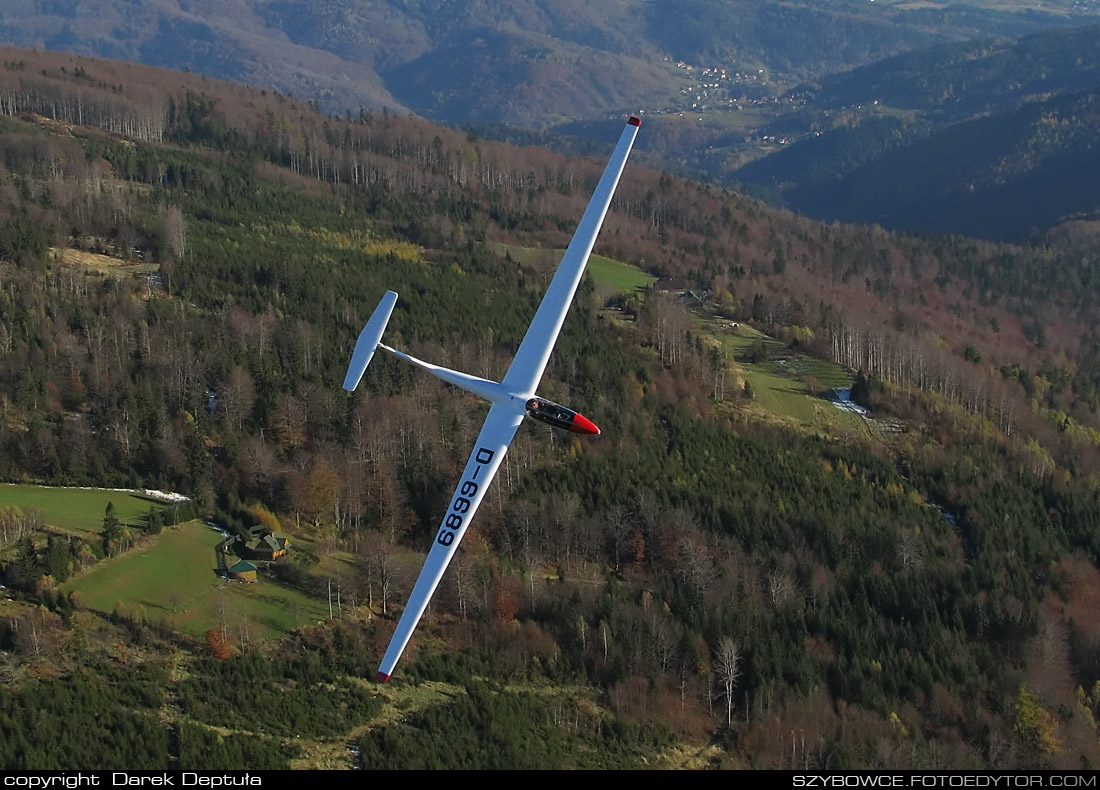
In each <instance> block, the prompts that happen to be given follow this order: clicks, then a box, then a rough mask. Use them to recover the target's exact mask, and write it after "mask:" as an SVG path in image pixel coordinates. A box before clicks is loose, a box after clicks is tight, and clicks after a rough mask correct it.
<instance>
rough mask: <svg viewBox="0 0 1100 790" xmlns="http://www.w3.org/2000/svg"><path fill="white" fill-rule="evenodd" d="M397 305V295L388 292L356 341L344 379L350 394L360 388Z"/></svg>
mask: <svg viewBox="0 0 1100 790" xmlns="http://www.w3.org/2000/svg"><path fill="white" fill-rule="evenodd" d="M395 304H397V294H395V293H394V292H393V291H386V295H385V296H383V297H382V301H380V302H379V303H378V307H376V308H374V312H373V313H372V314H371V317H370V320H369V321H367V325H366V326H364V327H363V331H362V332H360V333H359V340H357V341H356V343H355V351H354V352H352V355H351V364H350V365H348V375H347V376H345V377H344V389H346V390H347V391H348V392H355V388H356V387H358V386H359V381H360V379H362V378H363V374H364V373H365V372H366V370H367V365H369V364H370V361H371V358H372V357H373V356H374V350H375V349H376V348H378V342H379V341H380V340H381V339H382V333H383V332H385V331H386V324H388V323H389V321H390V313H392V312H393V306H394V305H395Z"/></svg>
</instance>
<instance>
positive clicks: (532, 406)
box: [344, 117, 642, 681]
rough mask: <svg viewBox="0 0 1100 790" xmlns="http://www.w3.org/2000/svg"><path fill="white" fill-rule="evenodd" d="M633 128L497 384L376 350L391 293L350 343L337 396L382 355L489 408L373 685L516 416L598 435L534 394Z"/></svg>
mask: <svg viewBox="0 0 1100 790" xmlns="http://www.w3.org/2000/svg"><path fill="white" fill-rule="evenodd" d="M641 123H642V122H641V121H640V120H639V119H638V118H634V117H631V118H630V120H629V121H627V124H626V128H625V129H623V133H622V135H621V136H620V137H619V142H618V144H617V145H616V146H615V150H614V152H613V153H612V154H611V159H610V161H609V162H608V163H607V169H606V170H604V173H603V176H602V177H601V178H600V182H599V184H598V185H597V186H596V191H595V193H593V195H592V200H591V201H590V202H589V203H588V208H587V209H585V212H584V216H583V217H582V218H581V221H580V224H579V225H578V226H577V231H576V233H575V234H574V235H573V240H572V241H571V242H570V243H569V248H568V249H567V250H566V251H565V256H564V257H563V258H562V261H561V264H560V265H559V266H558V270H557V272H556V273H555V274H554V279H553V280H551V281H550V287H549V288H548V289H547V291H546V295H545V296H544V297H543V299H542V303H541V304H540V305H539V309H538V310H537V311H536V313H535V317H534V319H533V320H532V321H531V326H530V327H528V329H527V334H526V335H525V336H524V338H523V342H522V343H520V346H519V350H518V351H517V352H516V356H515V359H513V360H512V365H511V367H509V368H508V372H507V373H506V374H505V376H504V380H503V381H500V382H496V381H489V380H488V379H483V378H479V377H478V376H471V375H469V374H467V373H460V372H458V371H456V370H450V369H448V368H443V367H439V366H438V365H432V364H430V363H428V362H424V361H423V360H419V359H416V358H415V357H411V356H409V355H408V354H405V353H404V352H402V351H398V350H397V349H394V348H390V347H389V346H387V345H385V344H384V343H382V333H383V332H384V331H385V329H386V324H387V323H388V322H389V319H390V314H391V313H392V312H393V307H394V304H396V302H397V294H396V293H394V292H393V291H386V294H385V295H384V296H383V297H382V301H381V302H379V304H378V307H377V308H375V310H374V313H372V314H371V317H370V319H369V320H368V321H367V324H366V326H364V327H363V331H362V332H361V333H360V335H359V339H358V341H356V344H355V351H354V352H353V353H352V358H351V364H350V365H349V366H348V373H347V376H346V378H345V379H344V389H346V390H348V391H349V392H353V391H354V390H355V388H356V387H357V386H358V385H359V381H360V380H361V379H362V378H363V373H364V372H365V371H366V369H367V365H368V364H369V363H370V361H371V358H372V357H373V356H374V352H375V351H376V350H377V349H382V350H383V351H385V352H387V353H389V354H393V355H394V356H396V357H399V358H400V359H403V360H405V361H406V362H408V363H410V364H412V365H415V366H416V367H419V368H422V369H424V370H426V371H428V372H429V373H431V374H432V375H434V376H436V377H438V378H440V379H442V380H443V381H446V382H447V383H449V384H453V385H455V386H456V387H461V388H462V389H465V390H468V391H469V392H472V393H474V394H475V395H478V396H479V397H482V398H484V399H485V400H487V401H489V403H491V404H492V406H491V407H490V409H489V416H488V417H486V418H485V424H484V426H482V428H481V434H480V435H479V436H478V438H477V443H476V444H475V445H474V450H473V453H472V454H471V455H470V460H469V461H467V463H466V469H465V471H463V473H462V477H461V478H460V479H459V483H458V487H457V488H456V489H455V493H454V496H453V497H452V499H451V501H450V505H449V506H448V507H447V513H446V515H445V516H444V517H443V522H442V524H441V525H440V527H439V531H438V532H437V533H436V536H435V541H434V542H433V543H432V548H431V550H430V551H429V552H428V558H427V560H425V562H424V568H423V570H421V572H420V577H419V578H418V579H417V581H416V586H415V587H413V591H412V595H410V596H409V602H408V604H407V605H406V607H405V611H404V612H403V613H402V614H401V619H400V621H398V623H397V629H396V630H395V631H394V634H393V638H392V639H391V641H390V645H389V648H388V649H387V650H386V655H385V657H384V658H383V659H382V664H381V666H379V667H378V679H379V680H381V681H386V680H389V679H390V675H391V674H392V673H393V668H394V667H395V666H396V665H397V661H398V659H400V658H401V654H402V652H404V650H405V646H406V645H407V644H408V643H409V639H410V638H411V637H412V634H413V631H414V630H415V629H416V625H417V623H419V622H420V618H421V616H422V615H423V614H424V610H425V609H427V607H428V602H429V601H431V598H432V594H433V593H434V592H435V588H436V587H437V586H439V581H440V579H442V578H443V572H444V571H445V570H446V569H447V565H448V564H449V563H450V561H451V557H453V556H454V553H455V551H456V550H457V549H458V544H459V542H461V540H462V536H463V535H464V534H465V533H466V529H467V527H469V526H470V521H471V520H472V519H473V517H474V513H475V512H477V508H478V505H480V504H481V500H482V499H483V498H484V496H485V491H486V490H487V489H488V488H489V483H490V482H492V479H493V476H494V475H495V474H496V473H497V469H499V468H500V463H501V461H503V460H504V454H505V453H506V452H507V451H508V446H509V445H510V444H511V443H512V438H513V437H514V436H515V435H516V429H517V428H519V425H520V423H521V422H523V418H524V416H527V417H530V418H532V419H534V420H538V421H539V422H543V423H546V424H548V425H551V426H553V427H555V428H561V429H564V430H567V431H571V432H572V433H579V434H599V432H600V429H599V428H597V427H596V426H595V425H593V424H592V423H591V422H590V421H589V420H588V419H586V418H585V417H583V416H582V415H580V414H578V413H577V412H575V411H573V410H572V409H567V408H565V407H564V406H561V405H559V404H557V403H553V402H552V401H549V400H546V399H545V398H541V397H539V396H538V395H536V394H535V388H536V387H538V385H539V381H541V379H542V374H543V371H544V370H545V369H546V363H547V361H548V360H549V359H550V352H551V351H552V350H553V348H554V343H555V342H556V341H557V339H558V333H559V332H560V331H561V327H562V324H563V323H564V322H565V315H566V313H567V312H568V311H569V305H570V303H571V302H572V301H573V295H574V294H575V293H576V291H577V286H578V285H579V284H580V281H581V275H583V274H584V267H585V265H586V264H587V263H588V256H589V254H590V253H591V252H592V247H593V245H594V244H595V243H596V236H597V235H598V234H599V232H600V226H601V225H602V224H603V220H604V216H605V215H606V214H607V209H608V206H610V205H611V197H612V195H614V194H615V187H616V186H618V183H619V177H620V176H621V175H622V172H623V168H624V167H625V166H626V160H627V157H628V156H629V155H630V149H631V147H632V146H633V145H634V138H635V136H636V135H637V133H638V127H640V126H641Z"/></svg>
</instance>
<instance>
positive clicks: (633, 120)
mask: <svg viewBox="0 0 1100 790" xmlns="http://www.w3.org/2000/svg"><path fill="white" fill-rule="evenodd" d="M627 123H628V124H630V125H631V126H641V125H642V119H641V118H639V117H638V116H636V115H631V116H630V120H629V121H627Z"/></svg>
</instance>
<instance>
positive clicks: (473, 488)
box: [435, 447, 496, 546]
mask: <svg viewBox="0 0 1100 790" xmlns="http://www.w3.org/2000/svg"><path fill="white" fill-rule="evenodd" d="M494 455H496V452H495V451H493V450H490V449H488V448H486V447H479V448H477V453H476V454H475V455H474V460H475V461H476V462H477V466H475V467H474V471H473V472H472V473H471V474H470V479H469V480H463V481H462V484H461V485H459V487H458V491H457V492H456V493H455V498H454V499H453V500H452V501H451V507H450V509H449V510H448V511H447V515H446V516H444V518H443V526H442V527H441V528H440V530H439V535H437V536H436V539H435V542H436V543H438V544H439V545H441V546H450V545H451V544H452V543H454V542H455V533H457V532H458V530H459V529H461V528H462V519H463V516H465V515H466V513H468V512H469V510H470V507H471V502H470V499H469V497H472V496H473V495H474V494H476V493H477V490H478V484H477V483H475V482H474V481H475V480H476V479H477V476H478V474H479V473H480V472H481V467H482V466H483V465H485V464H487V463H489V462H490V461H492V460H493V456H494Z"/></svg>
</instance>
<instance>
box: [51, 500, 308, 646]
mask: <svg viewBox="0 0 1100 790" xmlns="http://www.w3.org/2000/svg"><path fill="white" fill-rule="evenodd" d="M221 540H222V536H221V534H220V533H218V532H216V531H214V530H212V529H210V528H209V527H207V526H205V525H203V524H202V523H201V522H199V521H189V522H187V523H185V524H180V525H177V526H175V527H168V528H166V529H165V530H164V531H162V532H161V533H160V534H159V535H157V536H155V537H152V538H149V539H147V540H145V541H143V542H142V543H141V545H140V546H138V547H137V548H134V549H131V550H130V551H128V552H125V553H124V554H121V555H119V556H117V557H112V558H110V559H107V560H103V561H102V562H100V563H99V564H97V565H96V566H95V567H94V568H92V569H91V570H89V571H88V572H87V573H85V574H84V575H82V576H81V577H80V578H79V579H77V580H75V581H73V582H70V583H69V584H66V585H65V586H64V588H63V589H64V590H65V591H66V592H73V593H78V594H79V597H80V599H81V605H82V606H84V607H86V608H88V609H93V610H96V611H100V612H112V611H114V610H116V609H118V610H120V611H121V613H123V614H126V615H128V616H130V617H135V618H138V619H143V620H148V621H153V622H164V623H167V624H168V625H169V626H171V627H172V628H174V629H177V630H180V631H183V632H185V633H188V634H192V635H194V636H202V635H203V634H204V633H205V632H206V631H207V630H209V629H211V628H220V627H222V626H223V625H224V626H225V627H227V628H228V629H230V631H231V632H232V634H233V636H234V638H235V639H241V638H245V637H247V638H248V639H267V638H277V637H279V636H282V635H283V634H285V633H287V632H289V631H292V630H294V629H295V628H298V627H300V626H303V625H309V624H311V623H316V622H317V621H318V620H321V619H322V618H323V617H324V616H326V615H327V606H326V605H325V604H324V602H322V601H319V600H317V599H315V598H312V597H310V596H308V595H306V594H305V593H303V592H301V591H299V590H295V589H290V588H287V587H283V586H281V585H279V584H276V583H275V582H273V581H271V580H270V579H267V578H266V577H264V575H263V573H262V572H261V574H260V581H259V582H258V583H256V584H246V583H243V582H226V581H224V580H222V579H221V578H219V577H218V575H217V573H216V568H217V559H216V557H215V554H214V548H215V547H216V546H217V545H218V543H220V542H221ZM233 561H234V560H232V559H231V562H233Z"/></svg>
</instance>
